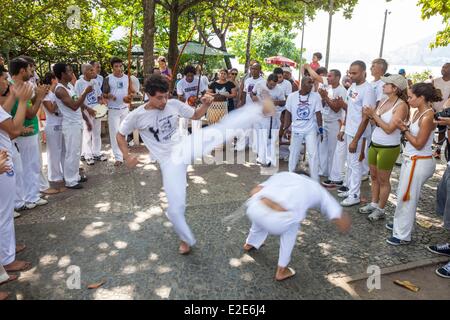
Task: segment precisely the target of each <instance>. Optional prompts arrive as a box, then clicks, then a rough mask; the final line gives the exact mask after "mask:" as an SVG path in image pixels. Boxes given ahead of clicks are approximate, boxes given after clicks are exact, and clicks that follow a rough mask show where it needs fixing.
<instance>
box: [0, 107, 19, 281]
mask: <svg viewBox="0 0 450 320" xmlns="http://www.w3.org/2000/svg"><path fill="white" fill-rule="evenodd" d="M8 119H11V115H10V114H9V113H7V112H6V111H5V110H3V108H2V107H1V106H0V123H2V122H4V121H6V120H8ZM0 150H6V151H7V153H8V156H9V161H8V162H7V164H8V165H10V166H11V167H12V169H11V171H9V172H6V173H3V174H0V266H2V265H3V266H4V265H7V264H10V263H12V262H14V260H16V235H15V231H14V216H13V214H14V199H15V189H16V174H15V171H14V164H13V162H12V161H11V157H12V151H13V145H12V143H11V139H10V138H9V135H8V133H6V132H5V131H3V130H1V129H0ZM0 281H1V279H0Z"/></svg>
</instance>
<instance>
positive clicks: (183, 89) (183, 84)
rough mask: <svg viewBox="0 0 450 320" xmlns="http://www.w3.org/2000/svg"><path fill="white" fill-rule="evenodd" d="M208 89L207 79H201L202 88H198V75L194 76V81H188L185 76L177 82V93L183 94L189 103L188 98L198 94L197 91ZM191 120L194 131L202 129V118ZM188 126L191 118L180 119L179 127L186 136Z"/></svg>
mask: <svg viewBox="0 0 450 320" xmlns="http://www.w3.org/2000/svg"><path fill="white" fill-rule="evenodd" d="M206 90H208V86H207V85H205V81H202V80H200V90H198V77H197V76H195V77H194V80H192V82H187V80H186V77H184V78H183V79H181V80H180V81H178V83H177V95H179V96H183V97H184V99H185V101H186V104H187V103H188V99H189V98H190V97H195V96H196V95H197V91H198V92H199V93H202V92H204V91H206ZM190 121H191V128H192V133H194V132H197V131H198V130H201V128H202V121H201V120H190ZM188 126H189V119H186V118H180V119H179V127H180V131H181V134H182V135H185V136H186V135H187V134H188Z"/></svg>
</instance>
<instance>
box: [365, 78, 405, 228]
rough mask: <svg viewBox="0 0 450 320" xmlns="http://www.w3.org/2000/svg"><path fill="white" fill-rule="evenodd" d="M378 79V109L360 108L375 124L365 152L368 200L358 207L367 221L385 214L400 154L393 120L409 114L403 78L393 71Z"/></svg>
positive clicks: (383, 216) (377, 218) (399, 141)
mask: <svg viewBox="0 0 450 320" xmlns="http://www.w3.org/2000/svg"><path fill="white" fill-rule="evenodd" d="M381 80H382V81H383V82H384V83H385V84H384V87H383V93H384V94H385V95H386V96H387V98H386V99H385V100H383V101H381V103H380V105H379V107H378V108H367V107H365V108H364V109H363V112H364V114H365V115H366V116H368V117H369V119H371V120H372V121H373V122H374V123H375V125H376V127H375V130H374V131H373V133H372V139H371V141H372V143H371V145H370V148H369V153H368V160H369V167H370V176H371V179H372V202H371V203H369V204H368V205H366V206H364V207H362V208H360V209H359V212H360V213H362V214H369V216H368V219H369V220H370V221H376V220H380V219H384V218H385V216H386V214H385V210H384V208H385V206H386V203H387V200H388V198H389V194H390V192H391V183H390V177H391V173H392V169H393V168H394V166H395V161H396V160H397V158H398V156H399V154H400V143H401V132H400V129H398V128H397V125H396V122H397V121H399V120H400V121H406V120H407V118H408V115H409V106H408V104H407V102H406V101H407V100H408V95H407V89H408V82H407V81H406V79H405V78H404V77H402V76H401V75H397V74H394V75H390V76H388V77H381Z"/></svg>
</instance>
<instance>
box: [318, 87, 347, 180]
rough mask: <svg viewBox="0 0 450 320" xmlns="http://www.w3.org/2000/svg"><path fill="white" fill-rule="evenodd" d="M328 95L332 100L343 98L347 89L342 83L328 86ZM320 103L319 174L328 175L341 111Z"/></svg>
mask: <svg viewBox="0 0 450 320" xmlns="http://www.w3.org/2000/svg"><path fill="white" fill-rule="evenodd" d="M328 95H329V97H330V99H332V100H333V99H337V98H342V99H345V97H346V95H347V90H345V88H344V87H343V86H342V85H339V86H338V87H336V88H334V89H333V88H331V86H329V89H328ZM322 105H323V110H322V120H323V141H322V142H320V140H319V175H322V176H326V177H329V176H330V173H331V167H332V165H333V157H334V153H335V150H336V147H337V144H338V140H337V135H338V134H339V129H340V126H341V121H342V113H343V111H342V110H339V112H334V111H333V109H331V108H330V107H329V106H328V105H327V104H322ZM330 180H331V179H330ZM332 181H335V180H332ZM339 181H342V180H339Z"/></svg>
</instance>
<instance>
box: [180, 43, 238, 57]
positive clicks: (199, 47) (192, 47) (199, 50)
mask: <svg viewBox="0 0 450 320" xmlns="http://www.w3.org/2000/svg"><path fill="white" fill-rule="evenodd" d="M183 46H184V44H180V45H179V46H178V50H179V51H181V50H182V49H183ZM204 46H205V45H203V44H201V43H198V42H193V41H189V42H188V43H187V44H186V48H185V49H184V52H183V54H186V55H192V54H199V55H203V51H204V50H205V48H204ZM205 55H207V56H219V57H220V56H222V57H231V58H234V55H232V54H229V53H227V52H225V51H222V50H218V49H215V48H210V47H208V46H207V47H206V50H205Z"/></svg>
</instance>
